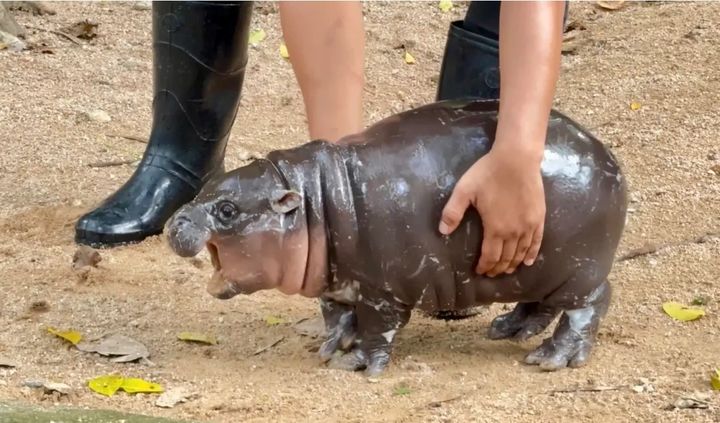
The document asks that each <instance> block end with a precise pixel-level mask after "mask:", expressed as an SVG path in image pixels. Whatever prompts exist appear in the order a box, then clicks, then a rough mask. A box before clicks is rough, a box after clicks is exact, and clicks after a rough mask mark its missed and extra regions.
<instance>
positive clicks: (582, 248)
mask: <svg viewBox="0 0 720 423" xmlns="http://www.w3.org/2000/svg"><path fill="white" fill-rule="evenodd" d="M497 112H498V102H497V101H493V100H489V101H488V100H474V101H442V102H437V103H432V104H429V105H426V106H422V107H419V108H416V109H412V110H408V111H405V112H402V113H399V114H397V115H394V116H391V117H388V118H386V119H384V120H382V121H380V122H378V123H376V124H375V125H373V126H370V127H369V128H367V129H366V130H365V131H363V132H361V133H359V134H357V135H353V136H350V137H346V138H345V139H343V140H342V141H341V142H340V143H338V144H331V143H328V142H324V141H321V140H316V141H312V142H309V143H306V144H304V145H301V146H299V147H296V148H289V149H284V150H277V151H273V152H271V153H269V154H268V155H267V156H266V158H263V159H258V160H255V161H253V162H252V163H250V164H248V165H246V166H244V167H241V168H238V169H235V170H232V171H230V172H227V173H225V174H223V175H221V176H219V177H217V178H215V179H213V180H211V181H210V182H208V184H207V185H206V186H205V187H204V188H203V189H202V191H201V192H200V193H199V194H198V196H197V197H196V198H195V199H194V200H193V201H192V202H190V203H188V204H187V205H185V206H184V207H182V208H181V209H179V210H178V211H177V212H176V213H175V215H174V216H173V217H172V218H171V219H170V220H169V221H168V224H167V226H166V233H167V236H168V241H169V243H170V245H171V246H172V248H173V250H174V251H175V252H176V253H177V254H179V255H181V256H185V257H188V256H194V255H196V254H198V253H199V252H200V251H201V250H202V249H203V248H207V249H208V250H209V253H210V256H211V257H212V262H213V265H214V267H215V274H214V276H213V277H212V280H211V281H210V283H209V286H208V291H209V292H210V293H211V294H212V295H213V296H215V297H217V298H222V299H228V298H231V297H233V296H235V295H237V294H245V295H249V294H252V293H253V292H256V291H258V290H261V289H278V290H279V291H281V292H283V293H285V294H288V295H292V294H300V295H303V296H306V297H313V298H320V300H321V305H322V313H323V317H324V319H325V324H326V327H327V330H328V338H327V340H326V341H325V342H324V344H323V345H322V347H321V349H320V355H321V357H322V358H323V359H325V360H330V365H331V366H332V367H334V368H344V369H349V370H361V369H366V372H367V374H369V375H377V374H379V373H381V372H382V371H383V370H384V369H385V368H386V366H387V364H388V362H389V360H390V354H391V347H392V344H393V339H394V338H395V335H396V333H397V331H398V330H399V329H400V328H402V327H403V326H404V325H405V324H406V323H407V322H408V320H409V318H410V314H411V311H412V310H413V309H414V308H419V309H421V310H424V311H426V312H429V313H432V312H437V311H438V310H462V309H467V308H469V307H473V306H477V305H483V304H491V303H495V302H503V303H510V302H512V303H517V305H516V306H515V308H514V309H513V310H512V311H511V312H509V313H507V314H503V315H500V316H498V317H496V318H495V319H494V320H493V322H492V324H491V327H490V330H489V337H490V338H492V339H502V338H514V339H519V340H524V339H527V338H529V337H531V336H533V335H536V334H538V333H540V332H542V331H543V330H544V329H545V328H546V327H547V326H548V325H549V324H550V323H551V322H552V321H553V319H554V318H555V317H556V316H557V315H558V314H561V317H560V320H559V323H558V325H557V327H556V328H555V330H554V332H553V334H552V336H551V337H550V338H548V339H546V340H545V341H544V342H543V343H542V344H541V345H540V346H539V347H538V348H537V349H536V350H534V351H532V352H531V353H530V354H528V355H527V356H526V357H525V362H526V363H528V364H537V365H539V366H540V367H541V368H542V369H545V370H556V369H560V368H565V367H568V366H569V367H578V366H582V365H584V364H585V363H586V362H587V361H588V359H589V356H590V352H591V349H592V347H593V343H594V342H595V337H596V334H597V331H598V325H599V323H600V320H601V318H602V317H603V316H604V315H605V313H606V311H607V309H608V304H609V302H610V294H611V289H610V285H609V284H608V282H607V276H608V274H609V272H610V270H611V267H612V263H613V258H614V255H615V251H616V248H617V246H618V243H619V241H620V238H621V235H622V233H623V229H624V226H625V218H626V210H627V199H626V196H627V190H626V184H625V179H624V178H623V175H622V173H621V170H620V168H619V165H618V162H617V161H616V159H615V158H614V157H613V155H612V154H611V153H610V152H609V151H608V150H607V149H606V148H605V147H604V146H603V144H602V143H601V142H600V141H598V140H597V139H596V138H595V137H593V136H592V135H591V134H590V133H588V132H587V131H586V130H585V129H584V128H582V127H580V126H579V125H578V124H577V123H575V122H574V121H572V120H571V119H569V118H568V117H566V116H565V115H563V114H561V113H559V112H557V111H552V113H551V116H550V119H549V123H548V132H547V141H546V146H545V153H544V159H543V162H542V178H543V183H544V189H545V196H546V210H547V213H546V221H545V229H544V236H543V241H542V245H541V248H540V252H539V255H538V258H537V260H536V262H535V263H534V264H533V265H532V266H524V265H521V266H520V267H518V269H517V270H516V271H515V272H514V273H512V274H502V275H498V276H496V277H493V278H490V277H488V276H484V275H478V274H477V273H476V272H475V271H474V266H475V265H476V262H477V260H478V259H479V255H480V254H479V253H480V252H479V247H480V245H481V238H482V224H481V220H480V217H479V215H478V213H477V211H476V210H475V209H473V208H470V209H468V212H467V213H466V214H465V216H464V219H463V221H462V223H461V224H460V226H459V227H458V229H457V230H456V231H455V232H453V233H452V234H451V235H449V236H443V235H441V234H440V233H439V232H438V230H437V227H438V222H439V221H440V216H441V213H442V209H443V207H444V205H445V202H446V201H447V199H448V198H449V196H450V193H451V192H452V189H453V187H454V185H455V183H456V182H457V180H458V179H459V178H460V177H461V176H462V174H463V173H464V172H465V171H466V170H467V169H468V168H469V167H470V166H471V165H472V164H473V163H475V161H477V160H478V158H480V157H481V156H483V155H484V154H486V153H487V152H488V151H489V149H490V147H491V146H492V142H493V139H494V136H495V127H496V123H497ZM336 352H338V353H337V354H336Z"/></svg>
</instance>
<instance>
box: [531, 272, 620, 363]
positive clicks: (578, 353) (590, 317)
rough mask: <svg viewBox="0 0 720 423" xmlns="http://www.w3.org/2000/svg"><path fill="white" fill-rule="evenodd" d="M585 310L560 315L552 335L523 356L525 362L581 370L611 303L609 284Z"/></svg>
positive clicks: (605, 283) (596, 294) (596, 293)
mask: <svg viewBox="0 0 720 423" xmlns="http://www.w3.org/2000/svg"><path fill="white" fill-rule="evenodd" d="M588 302H589V303H590V304H589V305H588V306H586V307H584V308H578V309H574V310H566V311H564V312H563V314H562V317H561V318H560V322H559V323H558V326H557V327H556V328H555V332H553V335H552V336H551V337H550V338H547V339H545V340H544V341H543V343H542V345H540V346H539V347H538V348H537V349H536V350H535V351H532V352H531V353H530V354H528V355H527V356H526V357H525V363H527V364H537V365H538V366H540V368H541V369H543V370H548V371H553V370H558V369H562V368H565V367H572V368H577V367H582V366H584V365H585V364H586V363H587V361H588V359H589V358H590V352H591V350H592V347H593V344H594V343H595V338H596V336H597V332H598V329H599V326H600V319H601V318H602V317H603V316H604V315H605V313H606V312H607V309H608V305H609V303H610V285H608V283H607V282H604V283H603V284H602V285H601V286H600V287H598V288H597V289H596V290H595V292H593V294H591V295H590V298H588Z"/></svg>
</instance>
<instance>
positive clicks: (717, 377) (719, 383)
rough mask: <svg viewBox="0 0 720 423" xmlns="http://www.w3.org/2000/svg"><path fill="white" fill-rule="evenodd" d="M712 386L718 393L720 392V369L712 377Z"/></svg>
mask: <svg viewBox="0 0 720 423" xmlns="http://www.w3.org/2000/svg"><path fill="white" fill-rule="evenodd" d="M710 386H712V388H713V389H714V390H716V391H720V369H715V373H714V374H713V375H712V376H710Z"/></svg>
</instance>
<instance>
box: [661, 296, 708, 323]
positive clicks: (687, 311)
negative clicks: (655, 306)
mask: <svg viewBox="0 0 720 423" xmlns="http://www.w3.org/2000/svg"><path fill="white" fill-rule="evenodd" d="M662 308H663V310H664V311H665V313H667V314H668V316H670V317H672V318H674V319H677V320H681V321H683V322H687V321H690V320H695V319H699V318H701V317H702V316H704V315H705V310H703V309H701V308H697V307H686V306H684V305H682V304H680V303H676V302H672V301H671V302H667V303H663V305H662Z"/></svg>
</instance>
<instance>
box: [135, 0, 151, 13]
mask: <svg viewBox="0 0 720 423" xmlns="http://www.w3.org/2000/svg"><path fill="white" fill-rule="evenodd" d="M150 9H152V2H151V1H136V2H135V3H133V5H132V10H141V11H142V10H150Z"/></svg>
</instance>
